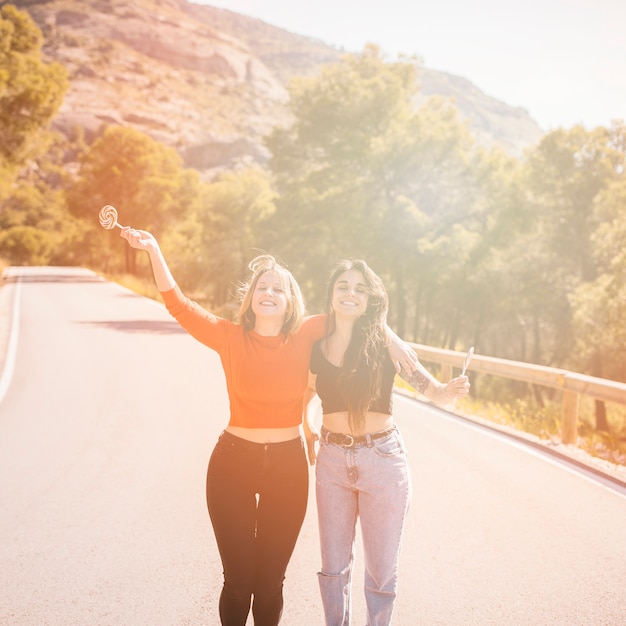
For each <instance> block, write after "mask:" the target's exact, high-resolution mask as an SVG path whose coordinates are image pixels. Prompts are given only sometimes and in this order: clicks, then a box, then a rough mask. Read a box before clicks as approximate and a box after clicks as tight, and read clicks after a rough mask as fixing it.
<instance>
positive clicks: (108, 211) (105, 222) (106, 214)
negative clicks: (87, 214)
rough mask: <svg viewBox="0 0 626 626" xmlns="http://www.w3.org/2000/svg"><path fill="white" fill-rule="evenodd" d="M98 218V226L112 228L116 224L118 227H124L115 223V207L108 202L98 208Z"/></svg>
mask: <svg viewBox="0 0 626 626" xmlns="http://www.w3.org/2000/svg"><path fill="white" fill-rule="evenodd" d="M98 218H99V219H100V226H102V228H106V229H107V230H112V229H113V228H115V227H116V226H117V227H118V228H124V226H122V225H121V224H118V223H117V209H116V208H115V207H114V206H111V205H110V204H107V205H105V206H103V207H102V208H101V209H100V213H99V214H98Z"/></svg>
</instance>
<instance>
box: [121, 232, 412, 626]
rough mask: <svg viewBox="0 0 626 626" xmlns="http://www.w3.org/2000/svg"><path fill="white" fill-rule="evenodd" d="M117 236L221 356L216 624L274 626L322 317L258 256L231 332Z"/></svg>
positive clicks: (301, 471)
mask: <svg viewBox="0 0 626 626" xmlns="http://www.w3.org/2000/svg"><path fill="white" fill-rule="evenodd" d="M121 236H122V237H124V238H125V239H126V240H127V241H128V243H129V244H130V245H131V246H132V247H133V248H137V249H139V250H145V251H146V252H148V254H149V256H150V261H151V264H152V271H153V274H154V279H155V282H156V285H157V288H158V289H159V291H160V293H161V297H162V298H163V301H164V302H165V305H166V307H167V309H168V311H169V312H170V313H171V315H172V316H174V318H176V321H177V322H178V323H179V324H180V325H181V326H182V327H183V328H184V329H185V330H187V331H188V332H189V333H190V334H191V335H192V336H193V337H195V338H196V339H197V340H198V341H200V342H202V343H203V344H204V345H206V346H208V347H209V348H211V349H213V350H215V351H216V352H217V353H218V354H219V356H220V360H221V363H222V367H223V369H224V374H225V377H226V385H227V388H228V396H229V400H230V419H229V422H228V425H227V426H226V428H225V429H224V431H223V432H222V434H221V435H220V438H219V440H218V442H217V444H216V446H215V448H214V450H213V453H212V455H211V459H210V461H209V467H208V471H207V486H206V495H207V504H208V509H209V515H210V518H211V523H212V525H213V530H214V532H215V538H216V540H217V545H218V549H219V552H220V557H221V559H222V565H223V568H224V585H223V587H222V592H221V595H220V601H219V613H220V620H221V623H222V624H224V625H226V626H244V625H245V624H246V621H247V619H248V614H249V612H250V606H251V605H252V614H253V616H254V623H255V625H256V626H276V624H278V623H279V622H280V618H281V615H282V609H283V593H282V591H283V581H284V578H285V572H286V569H287V565H288V563H289V559H290V558H291V554H292V552H293V549H294V547H295V543H296V540H297V538H298V534H299V532H300V528H301V526H302V522H303V520H304V515H305V512H306V506H307V499H308V477H309V476H308V471H309V470H308V466H307V460H306V453H305V450H304V444H303V441H302V435H301V430H300V427H301V425H302V415H303V407H304V396H305V392H306V389H307V377H308V371H309V360H310V356H311V348H312V346H313V343H314V342H315V341H316V340H317V339H319V338H321V337H322V336H323V334H324V327H325V319H326V316H325V315H318V316H313V317H305V316H304V303H303V300H302V295H301V293H300V288H299V286H298V283H297V282H296V280H295V278H294V277H293V275H292V274H291V272H290V271H289V270H288V269H287V268H286V267H284V266H282V265H281V264H280V263H278V262H277V261H276V259H274V257H272V256H270V255H262V256H259V257H257V258H255V259H254V260H253V261H252V262H251V263H250V266H249V269H250V277H249V280H248V281H247V283H246V284H245V285H244V286H243V287H242V289H241V293H240V295H241V305H240V308H239V314H238V323H234V322H231V321H229V320H226V319H223V318H221V317H218V316H217V315H214V314H212V313H210V312H209V311H206V310H205V309H204V308H202V307H201V306H200V305H198V304H197V303H195V302H193V301H191V300H190V299H189V298H187V297H186V296H185V295H184V294H183V293H182V292H181V290H180V288H179V287H178V285H177V284H176V282H175V281H174V278H173V277H172V274H171V272H170V270H169V268H168V266H167V263H166V262H165V259H164V257H163V254H162V253H161V250H160V247H159V244H158V242H157V240H156V239H155V238H154V237H153V236H152V235H151V234H150V233H148V232H146V231H143V230H135V229H132V228H128V227H125V228H122V232H121ZM390 337H391V339H392V342H393V345H394V347H395V348H397V350H395V351H394V355H396V356H397V358H398V359H399V360H400V361H401V362H402V364H404V366H405V367H411V366H412V362H413V359H412V356H413V355H412V354H411V352H410V351H407V350H406V346H405V344H404V343H403V342H401V341H399V340H398V338H397V337H396V336H395V335H393V334H391V333H390ZM308 443H309V450H311V449H312V446H313V442H312V441H310V442H308Z"/></svg>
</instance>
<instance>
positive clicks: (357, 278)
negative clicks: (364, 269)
mask: <svg viewBox="0 0 626 626" xmlns="http://www.w3.org/2000/svg"><path fill="white" fill-rule="evenodd" d="M368 300H369V290H368V288H367V284H366V282H365V278H364V277H363V274H362V273H361V272H359V271H358V270H355V269H351V270H347V271H346V272H343V273H342V274H340V275H339V276H338V277H337V280H336V281H335V284H334V286H333V295H332V308H333V310H334V311H335V314H336V315H337V316H340V317H347V318H358V317H361V315H363V314H364V313H365V312H366V311H367V303H368Z"/></svg>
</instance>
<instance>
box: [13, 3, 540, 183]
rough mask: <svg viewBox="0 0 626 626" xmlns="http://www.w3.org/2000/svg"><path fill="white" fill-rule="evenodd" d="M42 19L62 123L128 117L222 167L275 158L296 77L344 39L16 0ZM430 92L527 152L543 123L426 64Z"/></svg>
mask: <svg viewBox="0 0 626 626" xmlns="http://www.w3.org/2000/svg"><path fill="white" fill-rule="evenodd" d="M12 3H13V4H15V5H16V6H17V7H18V8H20V9H24V10H26V11H28V13H29V14H30V15H31V16H32V18H33V19H34V21H35V22H36V23H37V24H38V26H39V27H40V28H41V30H42V32H43V34H44V38H45V45H44V55H45V57H46V58H47V59H50V60H55V61H59V62H61V63H62V64H63V65H65V66H66V67H67V69H68V71H69V75H70V81H71V84H70V89H69V91H68V93H67V95H66V98H65V101H64V104H63V106H62V108H61V110H60V112H59V114H58V115H57V117H56V118H55V120H54V127H55V128H56V129H58V130H60V131H62V132H65V133H71V132H72V131H73V129H75V128H76V127H80V128H82V129H83V130H84V132H85V136H86V138H87V139H88V140H90V139H92V138H93V137H95V136H96V134H97V133H98V132H99V130H100V129H101V127H102V125H103V124H123V125H127V126H132V127H135V128H137V129H140V130H142V131H143V132H146V133H147V134H149V135H150V136H152V137H153V138H155V139H157V140H159V141H162V142H163V143H165V144H167V145H170V146H173V147H175V148H176V149H177V150H178V151H179V152H180V154H181V155H182V156H183V158H184V161H185V164H186V165H187V166H188V167H194V168H196V169H198V170H201V171H204V172H211V171H214V170H215V169H219V168H222V167H229V166H232V164H233V163H236V162H253V161H257V162H261V163H262V162H264V161H265V160H266V159H267V157H268V155H267V153H266V149H265V148H264V146H263V143H262V138H263V136H264V135H265V134H267V132H268V131H270V130H271V129H272V128H273V127H274V126H275V125H277V124H283V123H285V122H286V121H287V111H286V107H285V104H286V103H287V101H288V92H287V84H288V81H289V79H290V78H291V77H293V76H296V75H311V74H313V73H314V72H316V71H317V70H318V69H319V67H320V66H321V65H322V64H323V63H328V62H333V61H337V60H338V59H339V58H340V56H341V54H342V51H340V50H337V49H335V48H333V47H331V46H328V45H326V44H325V43H324V42H322V41H318V40H315V39H312V38H309V37H304V36H300V35H297V34H294V33H290V32H288V31H285V30H283V29H280V28H277V27H274V26H272V25H270V24H267V23H265V22H262V21H260V20H257V19H254V18H251V17H247V16H245V15H240V14H237V13H233V12H231V11H227V10H224V9H218V8H215V7H211V6H207V5H199V4H194V3H192V2H188V1H187V0H14V1H13V2H12ZM419 81H420V86H421V97H422V98H425V97H428V96H430V95H435V94H436V95H442V96H446V97H451V98H454V100H455V102H456V105H457V107H458V109H459V111H460V113H461V115H462V117H463V118H465V119H466V120H467V121H468V123H469V125H470V129H471V130H472V132H473V133H474V134H475V136H476V137H477V139H478V140H479V141H481V142H482V143H483V144H485V145H491V144H494V143H496V144H499V145H500V146H502V147H503V148H504V149H505V150H507V151H508V152H509V153H511V154H514V155H520V154H521V153H522V151H523V150H524V148H526V147H528V146H530V145H533V144H534V143H536V142H537V141H538V140H539V139H540V137H541V135H542V131H541V129H540V128H539V127H538V126H537V124H536V123H535V122H534V121H533V120H532V119H531V118H530V116H529V115H528V113H527V112H526V111H525V110H524V109H521V108H514V107H511V106H508V105H507V104H505V103H503V102H500V101H498V100H496V99H494V98H491V97H489V96H487V95H486V94H484V93H482V92H481V91H480V90H479V89H477V88H476V87H475V86H474V85H472V84H471V83H470V82H469V81H468V80H465V79H462V78H459V77H456V76H452V75H449V74H445V73H442V72H437V71H434V70H431V69H428V68H422V69H421V71H420V76H419Z"/></svg>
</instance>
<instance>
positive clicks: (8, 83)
mask: <svg viewBox="0 0 626 626" xmlns="http://www.w3.org/2000/svg"><path fill="white" fill-rule="evenodd" d="M41 47H42V35H41V31H40V30H39V29H38V28H37V26H36V24H35V23H34V22H33V20H32V18H31V17H30V16H29V15H28V13H26V12H25V11H20V10H18V9H17V8H15V7H14V6H13V5H10V4H8V5H4V6H2V7H0V197H1V196H2V195H4V196H6V195H7V194H8V191H9V184H10V183H11V182H12V181H13V178H14V176H15V175H16V174H17V172H18V170H19V167H20V166H22V165H23V164H24V163H25V162H26V161H27V160H28V159H29V158H33V157H34V156H37V155H38V154H40V153H41V152H42V151H43V150H44V149H45V148H46V143H45V130H46V128H47V124H48V122H49V121H50V120H51V119H52V118H53V117H54V115H55V114H56V112H57V111H58V109H59V107H60V106H61V103H62V101H63V97H64V95H65V92H66V90H67V86H68V81H67V74H66V71H65V68H64V67H63V66H61V65H60V64H58V63H45V62H43V61H42V59H41Z"/></svg>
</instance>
